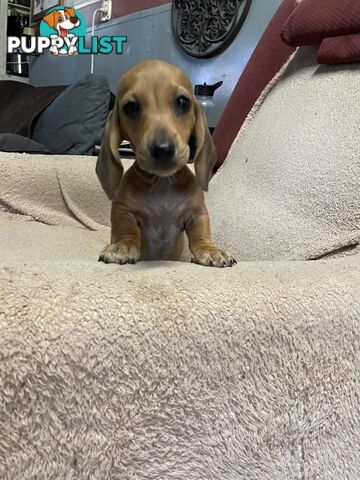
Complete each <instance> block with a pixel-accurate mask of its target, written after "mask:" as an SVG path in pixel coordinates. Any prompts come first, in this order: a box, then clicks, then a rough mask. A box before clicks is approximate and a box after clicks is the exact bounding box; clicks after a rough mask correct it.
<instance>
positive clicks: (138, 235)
mask: <svg viewBox="0 0 360 480" xmlns="http://www.w3.org/2000/svg"><path fill="white" fill-rule="evenodd" d="M124 139H126V140H128V141H129V142H130V144H131V146H132V148H133V149H134V152H135V157H136V160H135V162H134V164H133V165H132V167H131V168H130V169H129V170H128V171H127V172H126V173H125V174H124V175H123V167H122V164H121V161H120V156H119V150H118V149H119V146H120V144H121V142H122V141H123V140H124ZM191 161H194V167H195V173H196V176H195V175H194V174H193V173H192V172H191V170H190V169H189V168H188V167H187V165H186V164H187V163H188V162H191ZM215 161H216V154H215V147H214V144H213V142H212V139H211V135H210V133H209V129H208V126H207V122H206V117H205V114H204V112H203V110H202V107H201V106H200V105H199V103H198V102H197V101H196V99H195V97H194V95H193V89H192V85H191V82H190V80H189V79H188V77H187V76H186V75H185V74H184V73H183V72H182V71H181V70H180V69H178V68H177V67H175V66H173V65H170V64H168V63H166V62H162V61H146V62H144V63H141V64H139V65H137V66H135V67H133V68H132V69H131V70H130V71H129V72H128V73H126V74H125V75H124V76H123V77H122V79H121V80H120V83H119V87H118V91H117V96H116V103H115V106H114V109H113V110H112V112H111V113H110V115H109V117H108V120H107V123H106V127H105V134H104V138H103V141H102V144H101V150H100V154H99V157H98V161H97V164H96V173H97V175H98V177H99V179H100V182H101V184H102V187H103V189H104V190H105V192H106V193H107V195H108V197H109V198H110V200H112V209H111V243H110V245H108V246H107V247H106V248H105V249H104V250H103V251H102V253H101V254H100V258H99V260H101V261H103V262H105V263H119V264H125V263H135V262H137V261H138V260H140V259H141V260H178V259H179V258H180V255H181V253H182V251H183V247H184V237H185V235H184V232H186V235H187V237H188V240H189V247H190V250H191V252H192V255H193V259H192V261H193V262H195V263H199V264H201V265H207V266H214V267H226V266H228V267H231V266H232V265H233V264H234V263H236V261H235V259H234V258H233V257H232V256H231V255H230V254H229V253H227V252H225V251H224V250H220V249H219V248H218V247H216V246H215V245H213V243H212V242H211V237H210V222H209V216H208V212H207V209H206V206H205V201H204V190H205V191H206V190H207V188H208V183H209V179H210V174H211V170H212V168H213V166H214V164H215Z"/></svg>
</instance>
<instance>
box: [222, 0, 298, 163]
mask: <svg viewBox="0 0 360 480" xmlns="http://www.w3.org/2000/svg"><path fill="white" fill-rule="evenodd" d="M295 6H296V4H295V0H284V1H283V2H282V4H281V5H280V7H279V8H278V10H277V12H276V13H275V15H274V17H273V19H272V20H271V22H270V23H269V25H268V27H267V29H266V31H265V33H264V35H263V36H262V38H261V40H260V42H259V43H258V45H257V47H256V49H255V51H254V53H253V54H252V56H251V58H250V60H249V63H248V64H247V66H246V67H245V69H244V71H243V73H242V75H241V77H240V79H239V81H238V83H237V85H236V87H235V89H234V91H233V93H232V95H231V96H230V99H229V101H228V103H227V106H226V107H225V110H224V112H223V114H222V116H221V118H220V120H219V123H218V125H217V127H216V129H215V131H214V133H213V139H214V143H215V147H216V150H217V154H218V160H217V163H216V165H215V169H214V171H216V170H217V169H218V168H219V167H220V165H222V163H223V162H224V160H225V158H226V156H227V153H228V151H229V149H230V146H231V144H232V143H233V141H234V139H235V137H236V135H237V133H238V131H239V129H240V127H241V125H242V124H243V122H244V120H245V118H246V117H247V115H248V113H249V112H250V110H251V109H252V107H253V105H254V103H255V102H256V100H257V99H258V98H259V96H260V94H261V92H262V91H263V90H264V88H265V87H266V85H267V84H268V83H269V82H270V80H271V79H272V78H273V77H274V76H275V75H276V73H277V72H278V71H279V70H280V68H281V67H282V66H283V65H284V64H285V63H286V61H287V60H288V58H289V56H290V55H291V54H292V53H293V52H294V50H295V49H294V48H293V47H289V46H288V45H286V44H285V43H284V42H283V41H282V39H281V37H280V33H281V30H282V28H283V25H284V23H285V21H286V20H287V19H288V17H289V15H290V14H291V13H292V11H293V10H294V8H295Z"/></svg>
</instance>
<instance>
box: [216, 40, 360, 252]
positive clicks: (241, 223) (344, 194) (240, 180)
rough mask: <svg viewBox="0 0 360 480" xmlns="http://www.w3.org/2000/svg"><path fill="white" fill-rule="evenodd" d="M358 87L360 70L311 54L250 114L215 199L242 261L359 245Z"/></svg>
mask: <svg viewBox="0 0 360 480" xmlns="http://www.w3.org/2000/svg"><path fill="white" fill-rule="evenodd" d="M359 84H360V68H359V65H357V64H353V65H347V67H346V68H342V67H340V66H331V67H328V66H319V65H318V64H317V60H316V49H315V48H314V47H303V48H300V49H299V51H298V52H297V54H296V56H295V57H294V58H293V60H292V61H291V62H290V63H289V65H288V67H287V69H286V71H285V73H284V74H283V75H282V76H281V77H280V78H279V79H278V81H277V83H276V84H275V86H274V87H273V88H272V89H270V91H269V92H268V93H267V94H264V95H263V96H262V98H261V100H260V101H259V103H258V105H257V106H256V108H254V109H253V111H252V112H251V113H250V115H249V116H248V119H247V121H246V122H245V124H244V125H243V128H242V130H241V131H240V132H239V134H238V136H237V138H236V140H235V142H234V143H233V145H232V148H231V150H230V153H229V155H228V158H227V160H226V161H225V163H224V165H223V166H222V168H221V169H220V170H219V172H218V173H217V174H216V175H215V177H214V179H213V180H212V181H211V182H210V187H209V193H208V195H207V203H208V209H209V212H210V217H211V220H212V224H213V232H214V237H215V239H216V240H217V242H218V243H219V244H221V245H224V247H227V248H228V249H229V250H231V251H232V252H234V254H235V256H237V258H238V259H240V260H255V259H257V260H259V259H264V260H265V259H266V260H270V259H311V258H319V257H321V256H324V255H328V254H333V253H339V252H343V251H344V250H346V249H347V250H348V251H351V249H352V248H353V247H354V246H355V245H356V244H358V242H359V241H360V196H359V190H360V162H359V158H360V123H359V108H358V105H360V89H359ZM268 90H269V89H268Z"/></svg>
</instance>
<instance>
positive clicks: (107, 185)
mask: <svg viewBox="0 0 360 480" xmlns="http://www.w3.org/2000/svg"><path fill="white" fill-rule="evenodd" d="M122 140H123V137H122V133H121V127H120V116H119V106H118V104H117V102H116V103H115V105H114V108H113V110H112V111H111V113H110V115H109V116H108V119H107V122H106V126H105V133H104V137H103V139H102V142H101V150H100V154H99V157H98V160H97V162H96V174H97V176H98V177H99V180H100V183H101V185H102V187H103V189H104V190H105V192H106V194H107V196H108V197H109V199H110V200H113V199H114V198H115V196H116V193H117V189H118V187H119V184H120V180H121V177H122V174H123V172H124V168H123V166H122V164H121V160H120V154H119V147H120V144H121V142H122Z"/></svg>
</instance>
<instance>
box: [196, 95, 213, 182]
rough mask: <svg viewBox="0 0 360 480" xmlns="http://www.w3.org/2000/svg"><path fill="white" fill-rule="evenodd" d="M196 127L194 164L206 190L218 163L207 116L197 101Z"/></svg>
mask: <svg viewBox="0 0 360 480" xmlns="http://www.w3.org/2000/svg"><path fill="white" fill-rule="evenodd" d="M194 106H195V117H196V120H195V129H194V137H195V143H196V150H195V154H194V166H195V173H196V177H197V179H198V181H199V183H200V185H201V187H202V189H203V190H205V192H206V191H207V189H208V186H209V180H210V174H211V170H212V169H213V167H214V165H215V163H216V150H215V145H214V142H213V141H212V138H211V135H210V131H209V127H208V123H207V120H206V116H205V113H204V110H203V108H202V106H201V105H200V104H199V103H198V102H197V101H195V104H194Z"/></svg>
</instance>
